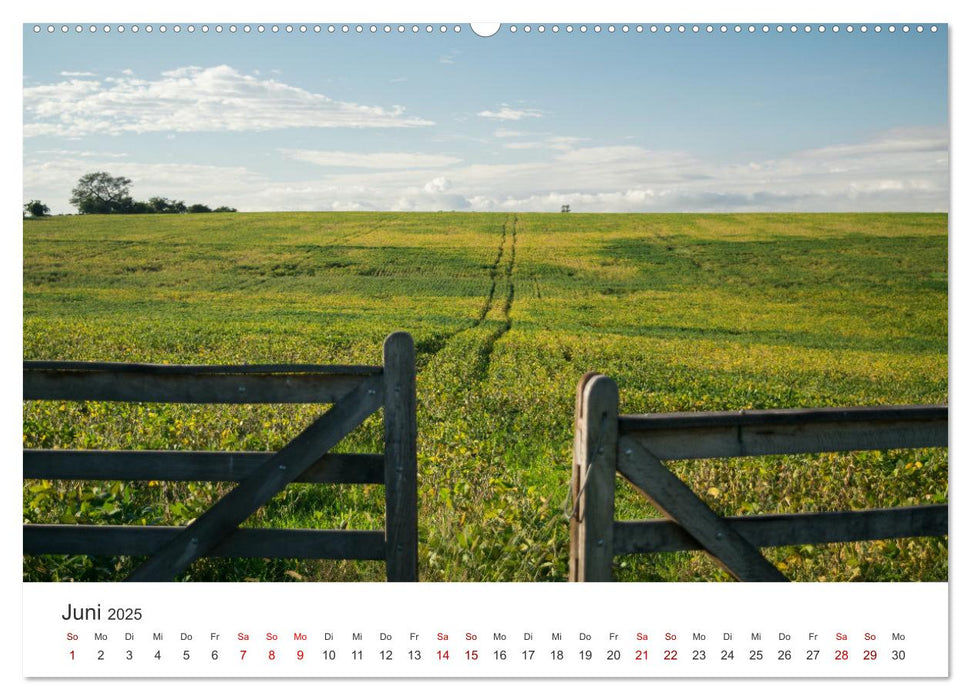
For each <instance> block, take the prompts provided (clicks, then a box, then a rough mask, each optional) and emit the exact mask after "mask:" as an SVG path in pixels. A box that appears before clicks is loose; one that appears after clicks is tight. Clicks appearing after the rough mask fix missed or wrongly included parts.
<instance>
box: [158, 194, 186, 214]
mask: <svg viewBox="0 0 971 700" xmlns="http://www.w3.org/2000/svg"><path fill="white" fill-rule="evenodd" d="M148 205H149V206H150V207H151V208H152V211H154V212H155V213H156V214H185V213H186V212H187V211H188V210H189V209H188V207H186V206H185V202H183V201H182V200H178V199H167V198H165V197H152V198H151V199H149V200H148Z"/></svg>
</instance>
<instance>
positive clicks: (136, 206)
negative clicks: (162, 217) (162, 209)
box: [120, 198, 155, 214]
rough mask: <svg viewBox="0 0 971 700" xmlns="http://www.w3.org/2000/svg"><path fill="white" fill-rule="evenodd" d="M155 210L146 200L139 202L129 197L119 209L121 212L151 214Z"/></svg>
mask: <svg viewBox="0 0 971 700" xmlns="http://www.w3.org/2000/svg"><path fill="white" fill-rule="evenodd" d="M154 211H155V210H154V209H152V205H151V204H149V203H148V202H139V201H137V200H133V199H131V198H129V199H128V200H127V201H126V202H124V206H123V207H122V209H121V212H120V213H122V214H151V213H153V212H154Z"/></svg>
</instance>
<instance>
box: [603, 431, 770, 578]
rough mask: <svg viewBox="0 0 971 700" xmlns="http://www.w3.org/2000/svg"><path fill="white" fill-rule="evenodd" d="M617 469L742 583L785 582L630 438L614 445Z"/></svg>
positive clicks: (675, 477) (656, 460) (722, 521)
mask: <svg viewBox="0 0 971 700" xmlns="http://www.w3.org/2000/svg"><path fill="white" fill-rule="evenodd" d="M617 452H618V459H617V468H618V470H619V471H620V472H621V474H623V475H624V476H625V477H626V478H627V479H628V480H629V481H630V482H631V483H632V484H633V485H634V487H635V488H637V490H638V491H640V492H641V493H642V494H643V495H644V496H646V497H647V498H648V499H650V501H651V502H652V503H654V505H655V506H657V507H658V508H659V509H660V510H661V511H663V512H664V513H665V514H666V515H668V516H669V517H670V518H672V519H674V520H677V521H678V522H679V523H680V524H681V526H682V527H684V529H685V530H687V531H688V532H689V533H691V535H692V536H693V537H694V538H695V539H696V540H697V541H698V542H699V543H701V544H702V545H703V546H704V548H705V549H706V550H708V552H709V553H710V554H711V555H712V557H713V558H714V559H715V560H716V561H717V562H718V563H719V564H721V566H722V567H723V568H724V569H725V570H726V571H728V572H729V573H730V574H732V575H733V576H735V577H736V578H738V579H739V580H741V581H788V579H787V578H786V577H785V576H783V575H782V573H781V572H780V571H779V570H778V569H776V568H775V567H774V566H772V564H771V563H770V562H769V561H768V560H767V559H766V558H765V557H764V556H763V555H762V552H760V551H759V550H758V548H757V547H755V546H753V545H752V544H751V543H750V542H749V541H748V540H746V539H745V538H744V537H742V536H741V535H740V534H738V532H736V530H735V528H734V527H733V526H732V525H731V524H730V523H729V522H728V521H726V520H725V519H723V518H722V517H720V516H719V515H717V514H716V513H715V512H714V511H712V510H711V509H710V508H709V507H708V506H707V505H706V504H705V502H704V501H702V500H701V499H700V498H698V496H696V495H695V493H694V492H693V491H692V490H691V489H690V488H688V486H687V485H686V484H685V483H684V482H682V481H681V480H680V479H679V478H678V477H677V476H675V475H674V474H672V473H671V472H670V471H668V470H667V468H665V466H664V465H663V464H661V462H660V461H659V460H658V459H657V458H656V457H655V456H654V455H653V454H651V453H650V452H648V451H647V450H645V449H644V448H643V447H641V445H640V443H639V442H638V441H636V440H633V439H631V438H629V437H625V438H621V439H620V440H619V441H618V445H617Z"/></svg>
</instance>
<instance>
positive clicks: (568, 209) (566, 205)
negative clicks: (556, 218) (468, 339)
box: [560, 204, 570, 214]
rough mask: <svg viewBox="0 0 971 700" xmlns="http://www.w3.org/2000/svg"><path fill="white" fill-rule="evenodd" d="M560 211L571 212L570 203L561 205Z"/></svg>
mask: <svg viewBox="0 0 971 700" xmlns="http://www.w3.org/2000/svg"><path fill="white" fill-rule="evenodd" d="M560 213H561V214H569V213H570V205H569V204H564V205H563V206H562V207H560Z"/></svg>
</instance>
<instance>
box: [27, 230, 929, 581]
mask: <svg viewBox="0 0 971 700" xmlns="http://www.w3.org/2000/svg"><path fill="white" fill-rule="evenodd" d="M946 273H947V218H946V216H945V215H937V214H886V215H884V214H856V215H852V214H851V215H842V214H840V215H835V214H821V215H803V214H799V215H795V214H793V215H789V214H773V215H754V214H753V215H584V214H568V215H566V214H552V215H545V214H519V215H515V214H452V213H439V214H395V213H346V214H344V213H295V214H291V213H275V214H220V215H214V214H210V215H178V216H176V215H168V216H166V215H161V216H108V217H99V216H85V217H55V218H51V219H47V220H26V221H25V222H24V358H26V359H63V360H67V359H74V360H105V361H108V360H110V361H145V362H171V363H220V364H223V363H236V362H248V363H257V362H274V363H279V362H309V363H367V364H380V357H381V349H380V348H381V341H382V340H383V338H384V337H385V336H386V335H387V334H388V333H389V332H391V331H393V330H406V331H408V332H410V333H411V334H412V335H413V336H414V337H415V341H416V346H417V350H418V366H419V374H418V400H419V407H418V411H419V415H418V419H419V527H420V533H419V535H420V573H421V577H422V579H424V580H447V581H483V580H486V581H488V580H499V581H503V580H543V581H558V580H564V579H565V577H566V569H567V549H568V535H567V530H568V528H567V523H566V520H565V518H564V516H563V510H564V501H565V498H566V494H567V485H568V483H569V477H570V462H571V457H570V453H571V445H572V421H573V415H572V414H573V401H574V390H575V386H576V383H577V381H578V379H579V378H580V376H581V375H582V374H583V373H584V372H587V371H589V370H597V371H601V372H603V373H605V374H609V375H610V376H611V377H613V378H614V379H615V380H616V381H617V383H618V385H619V387H620V395H621V410H622V411H623V412H626V413H634V412H649V411H674V410H721V409H743V408H781V407H797V406H841V405H869V404H892V403H895V404H900V403H937V402H946V401H947V386H948V385H947V378H948V374H947V373H948V365H947V277H946ZM320 410H321V407H313V406H310V407H306V406H299V407H280V406H261V407H253V406H240V407H221V406H220V407H214V406H209V407H190V406H181V405H156V404H111V403H86V404H80V403H57V402H46V403H34V402H28V403H25V406H24V431H23V432H24V446H25V447H45V448H72V447H73V448H102V449H108V448H119V449H136V448H146V449H234V450H239V449H245V450H272V449H276V448H279V447H281V446H282V445H283V444H285V442H286V441H287V440H288V439H289V438H290V437H292V436H294V435H295V434H296V433H297V432H299V430H300V429H301V428H302V427H303V426H305V425H306V424H307V423H309V421H310V420H312V418H313V416H314V415H316V414H317V413H319V411H320ZM379 437H380V418H379V417H378V416H372V418H371V419H369V420H368V421H367V422H366V423H365V425H364V426H362V428H361V429H359V430H358V431H357V432H356V433H354V434H352V436H350V437H349V438H348V439H347V440H345V442H344V443H342V445H341V446H340V448H339V449H354V450H365V451H378V450H379V444H380V443H379ZM674 468H675V469H676V471H677V472H678V474H679V475H680V476H682V478H684V479H685V480H686V481H688V482H689V483H690V484H691V485H692V486H693V488H694V489H695V490H696V492H698V493H699V494H700V495H702V496H703V497H704V498H705V499H706V500H707V502H709V503H710V504H711V505H712V506H713V507H714V508H716V509H717V510H718V511H719V512H722V513H725V514H745V513H762V512H766V513H768V512H798V511H812V510H835V509H848V508H864V507H872V506H879V507H889V506H894V505H911V504H923V503H938V502H944V501H946V500H947V452H946V450H910V451H896V452H884V453H879V452H859V453H852V454H844V455H832V454H828V455H810V456H800V457H773V458H748V459H737V460H704V461H695V462H690V463H679V464H676V465H674ZM227 488H228V485H226V484H175V483H166V482H150V483H118V482H108V483H65V482H45V481H27V482H25V484H24V501H23V502H24V521H25V522H78V523H96V524H105V523H113V524H135V523H141V524H185V523H187V522H188V521H190V520H191V519H192V518H194V517H197V516H198V515H199V514H200V513H201V512H203V511H204V510H205V508H206V507H207V506H208V504H210V503H211V502H212V501H213V500H214V499H215V498H217V497H218V495H219V494H220V493H222V492H224V491H225V490H226V489H227ZM618 489H619V490H618V494H619V495H618V505H617V517H618V518H632V517H651V516H652V510H651V508H650V507H649V506H648V505H647V504H646V502H645V501H643V499H641V498H639V497H638V496H636V494H634V493H633V492H632V491H631V490H630V489H629V488H627V487H626V486H625V485H619V487H618ZM382 518H383V489H382V488H381V487H378V486H342V487H334V486H309V485H299V486H292V487H290V488H288V489H287V490H286V491H285V492H284V493H283V494H281V495H279V496H278V497H277V498H275V499H274V500H273V501H272V502H271V503H270V504H269V505H268V506H267V507H265V508H263V509H261V510H260V511H259V512H258V513H257V514H256V515H255V516H254V517H253V518H252V519H251V520H250V521H247V523H246V524H247V525H248V526H260V525H275V526H290V527H350V528H374V527H381V522H382ZM766 552H767V555H768V556H769V557H770V559H772V560H773V561H774V562H776V563H778V564H779V565H780V567H781V568H783V569H784V570H785V571H786V573H787V574H788V575H789V576H790V577H792V578H794V579H796V580H805V581H815V580H858V579H866V580H945V579H946V578H947V540H946V538H929V539H911V540H893V541H881V542H868V543H857V544H845V545H827V546H816V547H811V546H802V547H784V548H778V549H772V550H766ZM133 564H134V562H132V561H131V560H129V559H124V558H122V559H107V558H87V557H25V558H24V578H25V579H28V580H66V579H75V580H83V579H113V578H121V577H123V576H124V575H125V573H126V572H127V571H128V570H130V568H131V567H132V566H133ZM615 575H616V577H617V578H618V579H622V580H672V581H678V580H700V579H712V578H715V579H723V578H726V577H725V576H724V575H723V574H722V573H721V572H720V570H718V569H717V568H716V567H715V566H713V565H712V564H711V563H710V562H709V561H708V560H707V559H706V558H705V557H704V556H702V555H698V554H671V555H655V556H637V557H624V558H618V559H617V560H616V563H615ZM382 577H383V564H381V563H374V562H370V563H353V562H326V561H324V562H321V561H260V560H203V561H200V562H198V563H196V564H195V565H193V567H192V568H191V569H190V570H189V574H188V578H191V579H193V580H222V579H228V580H250V579H259V580H318V579H326V580H330V579H352V580H358V579H360V580H379V579H381V578H382Z"/></svg>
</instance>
